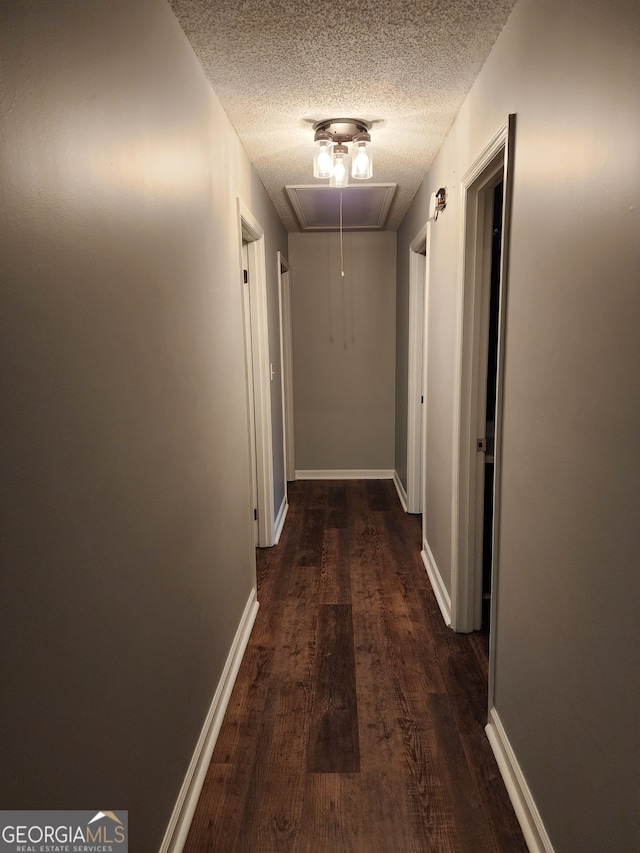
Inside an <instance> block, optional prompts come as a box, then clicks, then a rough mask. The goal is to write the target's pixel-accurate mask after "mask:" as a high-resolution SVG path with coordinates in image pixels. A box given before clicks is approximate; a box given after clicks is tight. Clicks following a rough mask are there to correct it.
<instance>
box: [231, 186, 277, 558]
mask: <svg viewBox="0 0 640 853" xmlns="http://www.w3.org/2000/svg"><path fill="white" fill-rule="evenodd" d="M238 222H239V230H240V244H242V241H244V242H246V252H247V262H248V268H249V275H248V279H249V280H248V283H247V284H246V285H243V286H245V287H248V288H249V290H250V296H249V305H250V308H249V313H250V320H251V351H252V352H251V355H252V365H253V399H254V409H255V452H256V487H257V488H256V491H257V500H258V505H257V510H258V545H260V546H261V547H270V546H271V545H273V544H274V543H275V531H274V498H273V439H272V424H271V388H270V383H271V372H270V364H269V327H268V317H267V277H266V265H265V248H264V231H263V229H262V226H261V225H260V223H259V222H258V221H257V219H256V218H255V217H254V216H253V214H252V213H251V211H250V210H249V208H248V207H247V206H246V205H245V204H244V203H243V202H242V200H241V199H238Z"/></svg>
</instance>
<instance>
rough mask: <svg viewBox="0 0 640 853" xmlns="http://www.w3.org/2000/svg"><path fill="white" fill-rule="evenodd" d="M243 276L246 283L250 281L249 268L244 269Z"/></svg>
mask: <svg viewBox="0 0 640 853" xmlns="http://www.w3.org/2000/svg"><path fill="white" fill-rule="evenodd" d="M242 276H243V280H244V283H245V284H248V283H249V270H242Z"/></svg>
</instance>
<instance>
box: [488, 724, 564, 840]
mask: <svg viewBox="0 0 640 853" xmlns="http://www.w3.org/2000/svg"><path fill="white" fill-rule="evenodd" d="M485 731H486V733H487V737H488V738H489V743H490V744H491V749H492V750H493V754H494V755H495V757H496V761H497V762H498V767H499V768H500V773H501V775H502V778H503V779H504V784H505V786H506V788H507V793H508V794H509V799H510V800H511V804H512V805H513V809H514V811H515V813H516V817H517V818H518V821H519V823H520V827H521V829H522V834H523V835H524V840H525V841H526V843H527V847H528V848H529V850H530V853H554V851H553V846H552V844H551V841H550V839H549V836H548V835H547V832H546V830H545V828H544V824H543V823H542V818H541V817H540V812H539V811H538V809H537V807H536V804H535V802H534V800H533V796H532V795H531V791H530V790H529V786H528V785H527V780H526V779H525V778H524V774H523V772H522V770H521V769H520V765H519V764H518V760H517V758H516V756H515V753H514V751H513V748H512V747H511V744H510V743H509V739H508V737H507V735H506V732H505V730H504V728H503V726H502V723H501V721H500V717H499V716H498V713H497V711H496V709H495V708H491V709H490V711H489V722H488V724H487V727H486V729H485Z"/></svg>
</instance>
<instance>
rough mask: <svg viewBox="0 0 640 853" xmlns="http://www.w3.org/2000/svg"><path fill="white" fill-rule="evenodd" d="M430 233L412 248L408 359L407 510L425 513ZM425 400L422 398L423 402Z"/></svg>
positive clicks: (426, 228)
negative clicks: (424, 446) (425, 377)
mask: <svg viewBox="0 0 640 853" xmlns="http://www.w3.org/2000/svg"><path fill="white" fill-rule="evenodd" d="M429 232H430V225H429V223H427V224H426V225H424V226H423V227H422V228H421V229H420V231H419V232H418V234H417V235H416V236H415V237H414V238H413V240H412V241H411V245H410V247H409V328H408V338H409V341H408V344H409V352H408V360H407V492H406V494H407V507H408V512H414V513H418V512H422V482H423V477H422V453H423V444H422V432H423V430H422V419H423V414H424V411H425V407H424V404H423V399H424V400H426V394H425V390H426V389H425V382H424V373H423V371H424V352H425V343H426V325H425V319H426V315H425V306H426V304H427V301H428V295H427V294H428V277H429V259H428V251H429ZM421 398H422V399H421Z"/></svg>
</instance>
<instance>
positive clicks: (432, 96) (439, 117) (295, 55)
mask: <svg viewBox="0 0 640 853" xmlns="http://www.w3.org/2000/svg"><path fill="white" fill-rule="evenodd" d="M170 3H171V6H172V8H173V11H174V13H175V15H176V17H177V18H178V20H179V22H180V24H181V26H182V28H183V30H184V32H185V33H186V35H187V37H188V39H189V41H190V42H191V45H192V46H193V49H194V51H195V53H196V55H197V56H198V58H199V60H200V62H201V64H202V67H203V68H204V71H205V74H206V75H207V77H208V79H209V81H210V82H211V84H212V86H213V88H214V90H215V91H216V94H217V95H218V97H219V98H220V101H221V103H222V105H223V107H224V109H225V111H226V113H227V115H228V116H229V119H230V121H231V123H232V124H233V126H234V127H235V129H236V131H237V133H238V135H239V137H240V139H241V140H242V143H243V145H244V147H245V150H246V152H247V154H248V156H249V158H250V159H251V162H252V163H253V165H254V167H255V169H256V171H257V173H258V175H259V176H260V178H261V180H262V182H263V183H264V185H265V187H266V189H267V192H268V193H269V195H270V197H271V199H272V201H273V203H274V205H275V207H276V210H277V211H278V213H279V214H280V217H281V219H282V221H283V223H284V224H285V226H286V227H287V229H288V230H290V231H296V230H298V222H297V219H296V216H295V214H294V212H293V208H292V206H291V203H290V202H289V199H288V196H287V193H286V191H285V185H287V184H309V183H313V182H314V178H313V176H312V153H313V151H312V149H313V130H312V124H313V123H314V122H315V121H319V120H320V119H324V118H334V117H337V116H349V117H354V118H362V119H366V120H368V121H372V122H373V127H372V130H371V138H372V143H373V156H374V176H373V179H372V180H373V181H375V182H376V183H396V184H397V185H398V188H397V190H396V192H395V195H394V199H393V202H392V205H391V210H390V213H389V217H388V221H387V226H386V227H387V228H389V229H392V230H394V229H396V228H397V227H398V226H399V224H400V222H401V221H402V218H403V216H404V214H405V213H406V211H407V208H408V207H409V205H410V204H411V201H412V199H413V197H414V195H415V193H416V192H417V190H418V188H419V186H420V183H421V182H422V179H423V177H424V174H425V172H426V170H427V169H428V168H429V166H430V164H431V162H432V160H433V158H434V156H435V154H436V153H437V151H438V149H439V147H440V145H441V144H442V141H443V139H444V137H445V134H446V132H447V131H448V129H449V127H450V125H451V123H452V121H453V119H454V118H455V116H456V114H457V112H458V110H459V108H460V106H461V104H462V101H463V100H464V98H465V95H466V93H467V92H468V91H469V89H470V87H471V85H472V83H473V81H474V80H475V78H476V76H477V74H478V72H479V70H480V68H481V66H482V64H483V62H484V60H485V59H486V57H487V55H488V54H489V51H490V50H491V47H492V46H493V43H494V42H495V40H496V38H497V36H498V34H499V33H500V31H501V29H502V27H503V26H504V24H505V23H506V20H507V18H508V16H509V13H510V11H511V9H512V8H513V6H514V5H515V0H486V2H484V0H415V2H406V0H395V2H394V0H343V2H342V3H335V2H323V0H316V2H310V0H289V2H286V0H170ZM326 183H327V182H326V181H325V182H321V181H318V185H319V186H322V185H324V184H326ZM354 183H355V182H354ZM358 183H360V182H358Z"/></svg>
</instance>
